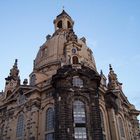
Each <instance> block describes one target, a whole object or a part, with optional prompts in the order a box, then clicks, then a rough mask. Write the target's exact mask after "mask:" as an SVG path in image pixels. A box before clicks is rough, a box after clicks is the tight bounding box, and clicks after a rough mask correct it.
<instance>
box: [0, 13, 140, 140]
mask: <svg viewBox="0 0 140 140" xmlns="http://www.w3.org/2000/svg"><path fill="white" fill-rule="evenodd" d="M53 23H54V26H55V31H54V33H53V34H52V35H47V37H46V42H45V43H44V44H43V45H42V46H41V47H40V48H39V51H38V53H37V56H36V58H35V60H34V66H33V71H32V73H31V74H30V80H29V83H28V80H27V79H25V80H24V81H23V83H21V82H20V78H19V69H18V61H17V60H15V63H14V65H13V67H12V68H11V70H10V73H9V76H8V77H7V78H5V80H6V83H5V89H4V91H3V92H1V93H0V140H140V130H139V122H138V120H137V116H138V115H139V114H140V111H138V110H136V109H135V107H134V105H132V104H131V103H130V102H129V101H128V99H127V97H126V96H125V94H124V93H123V90H122V86H121V85H122V84H121V83H120V82H119V81H118V79H117V75H116V74H115V72H114V70H113V68H112V66H111V65H109V74H108V80H107V78H106V77H105V75H104V74H103V72H100V73H98V71H97V69H96V63H95V60H94V57H93V55H92V50H91V49H90V48H88V47H87V44H86V39H85V38H84V37H82V38H78V37H77V35H76V34H75V32H74V30H73V26H74V21H73V19H72V18H71V17H70V16H69V15H68V14H67V13H66V12H65V11H64V10H63V11H62V13H60V14H59V15H58V16H57V17H56V19H55V20H54V22H53Z"/></svg>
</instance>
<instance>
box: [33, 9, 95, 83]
mask: <svg viewBox="0 0 140 140" xmlns="http://www.w3.org/2000/svg"><path fill="white" fill-rule="evenodd" d="M73 25H74V22H73V20H72V18H71V17H70V16H69V15H68V14H67V13H66V12H65V11H64V10H63V11H62V13H61V14H59V15H58V16H57V17H56V19H55V20H54V26H55V32H54V34H53V35H52V36H51V35H48V36H47V37H46V39H47V40H46V42H45V43H44V44H43V45H42V46H41V47H40V49H39V52H38V54H37V56H36V58H35V61H34V71H33V73H32V74H31V77H36V78H33V79H36V82H33V83H34V84H36V83H40V82H41V81H42V80H46V79H48V78H51V77H52V75H54V74H55V73H56V71H57V69H58V68H60V67H61V66H63V65H75V66H79V65H85V66H88V67H90V68H92V69H94V70H96V65H95V61H94V58H93V55H92V51H91V49H89V48H88V47H87V45H86V39H85V38H84V37H83V38H81V39H78V37H77V35H76V34H75V32H74V30H73ZM32 75H35V76H32ZM40 77H42V78H40ZM31 81H32V80H31ZM33 81H34V80H33Z"/></svg>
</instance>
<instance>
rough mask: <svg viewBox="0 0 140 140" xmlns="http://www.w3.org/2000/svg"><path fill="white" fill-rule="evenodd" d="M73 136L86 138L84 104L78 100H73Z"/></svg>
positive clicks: (79, 138) (82, 139)
mask: <svg viewBox="0 0 140 140" xmlns="http://www.w3.org/2000/svg"><path fill="white" fill-rule="evenodd" d="M73 118H74V124H75V125H74V138H75V140H87V132H86V113H85V104H84V103H83V102H82V101H80V100H75V101H74V102H73Z"/></svg>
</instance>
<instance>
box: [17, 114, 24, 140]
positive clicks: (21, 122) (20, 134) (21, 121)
mask: <svg viewBox="0 0 140 140" xmlns="http://www.w3.org/2000/svg"><path fill="white" fill-rule="evenodd" d="M16 137H17V138H18V139H21V140H22V139H24V115H23V114H20V115H19V116H18V120H17V127H16Z"/></svg>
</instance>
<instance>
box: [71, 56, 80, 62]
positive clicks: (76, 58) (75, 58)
mask: <svg viewBox="0 0 140 140" xmlns="http://www.w3.org/2000/svg"><path fill="white" fill-rule="evenodd" d="M72 63H73V64H78V63H79V61H78V57H77V56H73V58H72Z"/></svg>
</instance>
